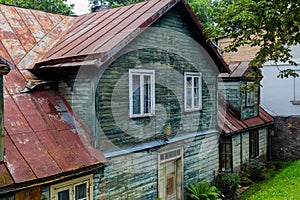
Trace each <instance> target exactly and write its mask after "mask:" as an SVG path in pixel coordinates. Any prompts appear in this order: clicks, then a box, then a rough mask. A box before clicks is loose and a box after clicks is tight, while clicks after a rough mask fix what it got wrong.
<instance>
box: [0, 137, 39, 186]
mask: <svg viewBox="0 0 300 200" xmlns="http://www.w3.org/2000/svg"><path fill="white" fill-rule="evenodd" d="M4 143H5V149H6V151H5V161H6V162H7V167H8V169H9V171H10V173H11V175H12V177H13V179H14V181H15V182H16V183H21V182H24V181H28V180H33V179H35V178H36V176H35V175H34V173H33V171H32V170H31V168H30V166H29V165H28V163H27V162H26V161H25V160H24V158H23V157H22V155H21V154H20V152H19V150H18V149H17V148H16V146H15V145H14V144H13V142H12V141H11V139H10V138H9V136H7V135H6V136H4Z"/></svg>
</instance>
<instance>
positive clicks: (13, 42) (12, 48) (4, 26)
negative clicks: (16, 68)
mask: <svg viewBox="0 0 300 200" xmlns="http://www.w3.org/2000/svg"><path fill="white" fill-rule="evenodd" d="M2 7H3V5H1V7H0V10H1V8H2ZM0 27H1V29H0V39H1V42H2V44H3V46H4V48H5V49H6V51H7V52H8V54H9V55H10V57H11V58H12V61H13V62H14V63H15V64H16V63H18V61H19V60H20V59H21V58H22V57H23V56H24V55H25V53H26V52H25V50H24V48H23V46H22V45H21V43H20V41H19V40H18V38H17V36H16V34H15V33H14V31H13V29H12V28H11V27H10V25H9V23H8V22H7V20H6V18H5V16H3V14H2V12H0ZM1 56H2V57H4V55H1ZM4 58H6V57H4Z"/></svg>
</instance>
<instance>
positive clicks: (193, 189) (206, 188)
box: [186, 180, 221, 200]
mask: <svg viewBox="0 0 300 200" xmlns="http://www.w3.org/2000/svg"><path fill="white" fill-rule="evenodd" d="M186 191H187V195H188V197H189V199H190V200H217V199H220V198H219V197H220V195H221V193H220V191H219V190H218V189H217V188H216V187H215V186H212V185H211V184H210V183H209V182H208V181H206V180H204V181H202V182H201V183H198V182H196V183H193V184H189V185H188V186H187V187H186Z"/></svg>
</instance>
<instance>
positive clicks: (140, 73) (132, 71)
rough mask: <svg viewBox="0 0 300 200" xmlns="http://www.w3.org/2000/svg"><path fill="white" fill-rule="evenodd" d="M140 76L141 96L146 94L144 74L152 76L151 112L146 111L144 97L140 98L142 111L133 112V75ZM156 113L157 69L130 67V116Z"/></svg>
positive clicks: (145, 115)
mask: <svg viewBox="0 0 300 200" xmlns="http://www.w3.org/2000/svg"><path fill="white" fill-rule="evenodd" d="M134 75H137V76H140V78H141V79H140V96H141V97H143V96H144V90H143V83H144V76H150V87H151V89H150V95H151V102H150V112H149V113H144V98H140V113H139V114H134V113H133V78H132V77H133V76H134ZM153 115H155V71H154V70H147V69H129V117H130V118H135V117H148V116H153Z"/></svg>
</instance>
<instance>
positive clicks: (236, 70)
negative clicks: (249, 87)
mask: <svg viewBox="0 0 300 200" xmlns="http://www.w3.org/2000/svg"><path fill="white" fill-rule="evenodd" d="M249 63H250V62H246V61H245V62H230V63H228V66H229V69H230V71H231V73H230V74H227V73H222V74H220V75H219V77H221V78H241V77H246V76H247V75H248V74H249V73H250V72H251V67H250V66H249Z"/></svg>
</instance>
